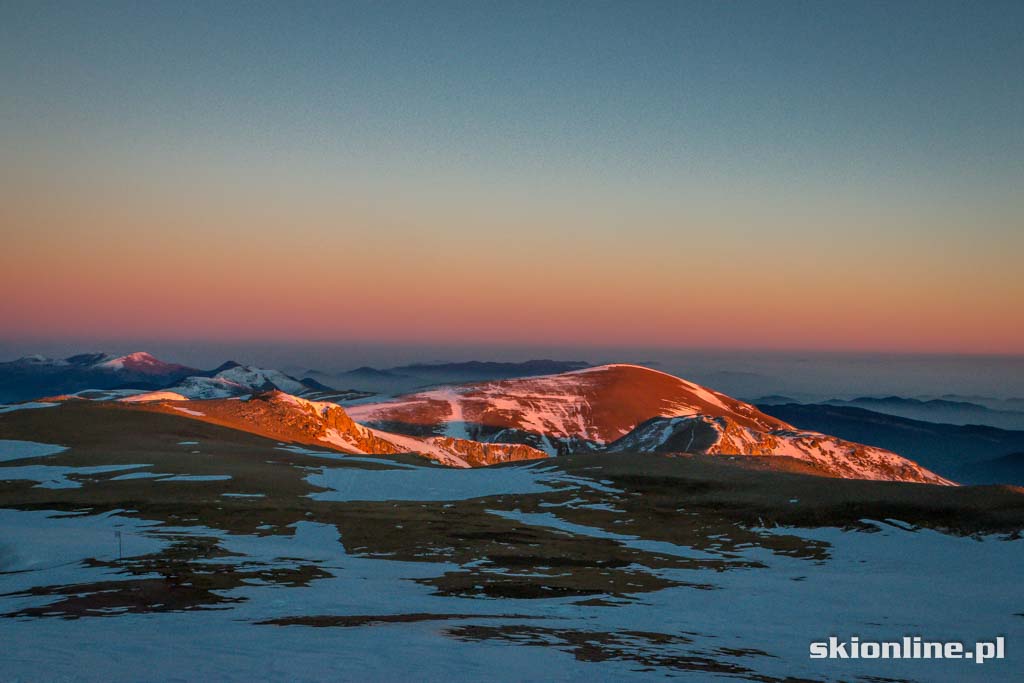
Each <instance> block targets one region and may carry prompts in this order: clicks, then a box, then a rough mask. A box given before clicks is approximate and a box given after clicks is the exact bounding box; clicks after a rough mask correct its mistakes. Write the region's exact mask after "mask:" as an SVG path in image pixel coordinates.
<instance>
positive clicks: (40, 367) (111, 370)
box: [0, 352, 202, 403]
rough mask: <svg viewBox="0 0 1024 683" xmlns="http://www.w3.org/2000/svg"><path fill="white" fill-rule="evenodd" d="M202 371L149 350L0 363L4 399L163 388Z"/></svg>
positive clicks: (33, 358)
mask: <svg viewBox="0 0 1024 683" xmlns="http://www.w3.org/2000/svg"><path fill="white" fill-rule="evenodd" d="M197 374H202V370H197V369H196V368H190V367H187V366H184V365H178V364H176V363H165V362H163V361H161V360H158V359H156V358H154V357H153V356H151V355H150V354H148V353H143V352H138V353H132V354H129V355H127V356H119V357H115V356H111V355H108V354H104V353H84V354H79V355H76V356H69V357H68V358H62V359H57V358H44V357H43V356H26V357H24V358H19V359H18V360H15V361H10V362H6V363H0V402H2V403H11V402H15V401H27V400H30V399H34V398H40V397H42V396H48V395H54V394H73V393H76V392H79V391H83V390H86V389H159V388H161V387H166V386H168V385H170V384H173V383H175V382H178V381H180V380H182V379H185V378H186V377H189V376H191V375H197Z"/></svg>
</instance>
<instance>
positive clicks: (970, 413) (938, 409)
mask: <svg viewBox="0 0 1024 683" xmlns="http://www.w3.org/2000/svg"><path fill="white" fill-rule="evenodd" d="M976 400H977V401H984V403H982V402H972V401H967V400H962V397H961V399H958V400H954V399H953V398H952V397H947V398H929V399H921V398H905V397H902V396H885V397H874V396H861V397H858V398H852V399H838V398H832V399H828V400H825V401H813V402H808V401H799V400H797V399H795V398H793V397H790V396H779V395H772V396H762V397H761V398H757V399H754V401H753V402H754V403H756V404H758V405H784V404H788V403H801V404H814V405H818V404H824V405H832V406H845V407H850V408H864V409H865V410H871V411H874V412H877V413H886V414H888V415H896V416H898V417H906V418H910V419H913V420H924V421H926V422H936V423H945V424H954V425H972V424H975V425H988V426H990V427H999V428H1001V429H1024V407H1022V409H1020V410H1017V409H1014V407H1015V406H1016V405H1017V403H1016V402H1015V401H1014V399H1009V400H1000V399H984V398H981V397H977V398H976ZM993 405H999V406H1006V407H1002V408H994V407H992V406H993Z"/></svg>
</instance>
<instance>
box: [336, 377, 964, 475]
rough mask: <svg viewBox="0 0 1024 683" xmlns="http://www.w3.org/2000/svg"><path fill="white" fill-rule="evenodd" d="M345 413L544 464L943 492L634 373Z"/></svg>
mask: <svg viewBox="0 0 1024 683" xmlns="http://www.w3.org/2000/svg"><path fill="white" fill-rule="evenodd" d="M349 412H350V415H351V416H352V418H353V419H355V420H356V421H358V422H361V423H363V424H366V425H369V426H372V427H375V428H379V429H386V430H389V431H392V432H398V433H402V434H407V435H411V436H419V437H437V436H446V437H450V438H458V439H467V440H475V441H480V442H484V443H487V442H514V443H525V444H528V445H531V446H533V447H535V448H538V449H540V450H543V451H545V452H547V453H549V454H551V455H555V454H561V453H568V452H579V451H600V450H615V451H626V450H630V451H634V452H637V451H640V452H656V451H680V452H693V453H710V454H737V455H759V456H789V457H792V458H796V459H799V460H802V461H805V462H808V463H810V464H811V465H813V466H814V467H815V468H816V469H818V470H820V471H821V472H823V473H825V474H830V475H833V476H840V477H851V478H860V479H885V480H898V481H917V482H928V483H939V484H942V483H949V482H948V481H947V480H945V479H943V478H942V477H939V476H938V475H935V474H933V473H931V472H929V471H928V470H925V469H924V468H922V467H920V466H918V465H916V464H915V463H913V462H911V461H910V460H907V459H906V458H903V457H901V456H899V455H897V454H895V453H891V452H889V451H885V450H883V449H879V448H872V447H869V446H863V445H861V444H856V443H853V442H849V441H843V440H842V439H837V438H835V437H830V436H827V435H824V434H817V433H814V432H806V431H801V430H798V429H797V428H795V427H793V426H792V425H790V424H787V423H785V422H783V421H782V420H778V419H776V418H774V417H771V416H769V415H766V414H765V413H762V412H761V411H759V410H758V409H757V408H755V407H754V406H752V405H750V404H748V403H744V402H742V401H738V400H736V399H734V398H731V397H729V396H726V395H725V394H722V393H719V392H717V391H714V390H712V389H708V388H706V387H702V386H700V385H698V384H694V383H693V382H689V381H687V380H684V379H681V378H679V377H674V376H672V375H668V374H665V373H663V372H658V371H656V370H651V369H649V368H644V367H641V366H635V365H603V366H599V367H594V368H587V369H584V370H578V371H574V372H566V373H561V374H558V375H549V376H545V377H531V378H525V379H513V380H503V381H497V382H482V383H477V384H467V385H459V386H452V387H442V388H438V389H433V390H430V391H424V392H420V393H416V394H411V395H408V396H403V397H399V398H397V399H394V400H391V401H386V402H381V403H367V404H363V405H359V406H353V407H351V408H350V410H349Z"/></svg>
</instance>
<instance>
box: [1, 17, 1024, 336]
mask: <svg viewBox="0 0 1024 683" xmlns="http://www.w3.org/2000/svg"><path fill="white" fill-rule="evenodd" d="M1022 33H1024V3H1020V2H998V1H992V2H985V3H977V2H964V3H955V2H942V1H929V2H898V3H893V2H827V3H826V2H699V3H690V2H681V1H676V2H598V1H596V0H595V1H592V2H512V1H505V2H486V1H482V0H481V1H474V2H365V3H364V2H326V3H317V2H304V3H258V2H249V3H232V2H219V3H192V2H186V3H181V2H174V3H161V2H150V3H90V2H80V3H67V2H55V3H47V2H42V1H39V0H34V1H31V2H17V1H11V0H0V82H2V84H3V96H2V97H0V157H2V162H0V245H2V248H0V291H3V292H4V294H3V296H2V297H0V340H2V341H4V342H6V343H8V344H11V343H16V342H19V341H20V340H46V341H47V342H50V343H53V342H55V341H66V340H90V339H114V338H132V339H160V340H166V341H169V342H184V341H189V342H190V341H194V340H211V341H216V342H224V343H230V342H233V341H242V340H248V341H253V340H260V341H266V342H282V343H284V342H309V343H314V342H315V343H334V342H337V343H342V342H344V343H374V342H381V343H392V344H394V343H401V344H431V345H436V344H445V343H450V344H502V345H516V344H521V345H538V344H562V345H572V346H574V347H585V346H590V345H592V346H596V347H600V346H608V347H614V346H632V347H659V348H704V349H764V350H804V349H806V350H818V351H885V352H911V353H940V352H943V353H969V354H988V353H991V354H1024V305H1022V302H1024V278H1022V277H1021V276H1020V267H1021V266H1020V256H1021V254H1022V253H1024V41H1021V40H1020V36H1021V35H1022ZM84 343H85V341H83V344H84Z"/></svg>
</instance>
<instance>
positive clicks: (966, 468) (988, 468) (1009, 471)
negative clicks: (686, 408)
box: [758, 403, 1024, 485]
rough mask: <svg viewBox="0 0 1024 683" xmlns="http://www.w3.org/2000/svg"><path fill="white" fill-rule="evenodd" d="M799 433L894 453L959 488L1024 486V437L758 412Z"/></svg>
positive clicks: (864, 415)
mask: <svg viewBox="0 0 1024 683" xmlns="http://www.w3.org/2000/svg"><path fill="white" fill-rule="evenodd" d="M758 407H759V408H760V409H761V410H762V411H764V412H765V413H768V414H769V415H773V416H774V417H777V418H779V419H781V420H785V421H786V422H789V423H791V424H793V425H796V426H797V427H801V428H803V429H813V430H815V431H820V432H825V433H827V434H833V435H835V436H838V437H841V438H843V439H849V440H850V441H857V442H859V443H865V444H870V445H872V446H878V447H880V448H885V449H887V450H891V451H896V452H897V453H900V454H901V455H904V456H906V457H908V458H911V459H913V460H914V461H916V462H918V463H920V464H921V465H923V466H924V467H927V468H928V469H930V470H932V471H934V472H937V473H939V474H942V475H943V476H947V477H950V478H952V479H954V480H956V481H960V482H964V483H976V484H981V483H1009V484H1019V485H1024V468H1022V467H1021V459H1020V458H1019V457H1018V458H1016V459H1014V458H1012V457H1010V458H1008V457H1007V456H1010V455H1011V454H1014V453H1018V454H1019V453H1020V452H1022V451H1024V431H1016V430H1006V429H998V428H996V427H988V426H981V425H953V424H939V423H934V422H926V421H923V420H912V419H909V418H905V417H898V416H895V415H886V414H884V413H880V412H874V411H870V410H865V409H863V408H855V407H851V406H833V405H824V404H812V405H800V404H792V403H790V404H786V405H769V404H761V405H759V406H758Z"/></svg>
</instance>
